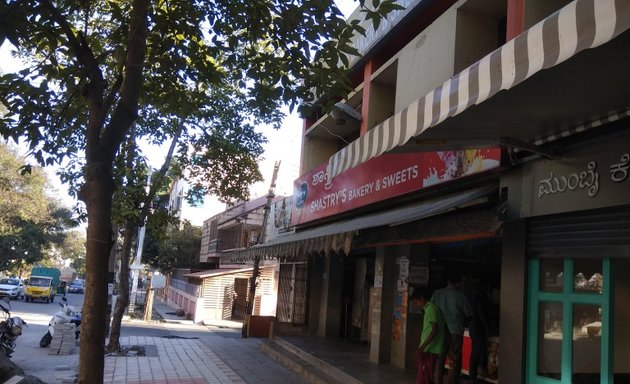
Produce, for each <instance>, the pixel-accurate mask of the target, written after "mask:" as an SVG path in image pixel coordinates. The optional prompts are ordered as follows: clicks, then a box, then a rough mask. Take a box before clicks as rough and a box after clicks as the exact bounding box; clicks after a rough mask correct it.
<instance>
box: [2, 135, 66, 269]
mask: <svg viewBox="0 0 630 384" xmlns="http://www.w3.org/2000/svg"><path fill="white" fill-rule="evenodd" d="M25 164H26V160H25V159H24V158H23V157H21V156H19V155H18V153H17V151H16V150H14V149H11V148H9V147H8V146H7V145H5V144H0V193H1V194H2V199H0V255H2V256H3V257H1V258H0V271H9V272H10V273H13V274H20V271H21V270H22V269H24V268H25V267H26V266H29V265H31V264H34V263H37V262H40V261H41V260H43V259H45V258H51V257H54V252H53V250H54V249H55V248H57V247H60V246H62V244H63V243H64V242H65V241H66V237H67V235H66V230H67V229H68V228H71V227H73V226H74V225H75V224H76V223H75V222H74V221H73V220H72V219H71V216H72V212H70V211H69V210H68V209H67V208H63V207H62V206H61V205H60V203H59V202H58V201H56V200H55V199H54V198H52V197H50V196H49V195H48V190H47V189H48V187H49V186H48V181H47V179H46V175H45V173H44V171H43V170H42V168H41V167H32V168H30V169H29V171H26V169H25V168H24V165H25Z"/></svg>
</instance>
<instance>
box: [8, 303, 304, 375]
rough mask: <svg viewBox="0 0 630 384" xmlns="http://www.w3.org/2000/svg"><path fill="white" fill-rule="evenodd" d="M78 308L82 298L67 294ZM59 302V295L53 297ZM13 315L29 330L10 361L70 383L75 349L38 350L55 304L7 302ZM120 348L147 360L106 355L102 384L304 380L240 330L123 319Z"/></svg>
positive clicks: (76, 351) (75, 365)
mask: <svg viewBox="0 0 630 384" xmlns="http://www.w3.org/2000/svg"><path fill="white" fill-rule="evenodd" d="M67 298H68V300H69V303H70V304H71V305H77V306H80V305H81V304H82V300H83V295H78V294H68V295H67ZM56 301H57V302H58V301H59V296H58V297H57V300H56ZM11 304H12V306H13V311H12V313H13V314H14V315H15V316H21V317H22V318H23V319H24V320H25V321H26V322H27V323H28V324H29V326H28V328H27V329H26V330H25V331H24V334H23V335H22V336H21V337H20V339H19V340H18V346H17V349H16V351H15V353H14V355H13V358H12V360H13V361H14V362H15V363H16V364H17V365H18V366H20V367H21V368H22V369H23V370H24V371H25V373H27V374H30V375H34V376H37V377H39V378H40V379H42V380H43V381H45V382H46V383H49V384H63V383H73V382H74V379H75V378H76V372H77V366H78V361H79V352H80V351H79V346H78V345H77V346H76V347H75V349H74V350H73V351H72V353H71V354H70V355H66V356H61V355H49V354H48V349H47V348H44V349H42V348H40V347H39V340H40V339H41V337H42V336H43V335H44V334H45V333H46V330H47V329H46V328H47V325H48V321H49V320H50V317H51V316H52V315H53V314H54V312H56V310H57V309H58V308H59V305H58V304H56V303H55V304H44V303H24V302H23V301H12V302H11ZM120 341H121V344H122V345H124V346H138V347H141V348H143V349H144V350H145V353H146V356H131V357H130V356H106V357H105V381H104V382H105V383H108V384H123V383H127V384H148V383H154V384H160V383H164V384H165V383H188V384H192V383H194V384H200V383H221V384H223V383H279V382H282V383H283V384H291V383H303V382H304V379H303V378H301V377H298V376H297V375H295V374H294V373H293V372H291V371H288V370H286V369H285V368H284V367H282V366H280V365H279V364H277V363H276V362H274V361H272V360H270V359H269V358H267V357H266V356H265V355H264V354H263V353H262V352H261V351H260V344H261V343H262V340H261V339H253V338H248V339H242V338H241V337H240V329H234V328H229V327H217V326H200V325H194V324H175V323H158V322H143V321H135V320H130V321H125V322H124V323H123V327H122V330H121V340H120Z"/></svg>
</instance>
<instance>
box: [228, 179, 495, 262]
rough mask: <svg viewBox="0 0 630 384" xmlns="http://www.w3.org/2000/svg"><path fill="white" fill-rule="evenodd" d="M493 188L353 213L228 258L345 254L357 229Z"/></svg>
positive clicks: (479, 197) (474, 199)
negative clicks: (340, 252) (358, 214)
mask: <svg viewBox="0 0 630 384" xmlns="http://www.w3.org/2000/svg"><path fill="white" fill-rule="evenodd" d="M496 189H497V187H496V185H494V184H493V185H489V186H483V187H477V188H472V189H469V190H465V191H460V192H457V193H451V194H445V195H441V196H438V197H434V198H430V199H425V200H422V201H421V202H417V203H414V204H409V205H405V206H402V207H398V208H394V209H389V210H386V211H382V212H378V213H373V214H370V215H363V216H357V217H353V218H350V219H347V220H343V221H339V222H336V223H331V224H327V225H322V226H318V227H316V228H313V229H307V230H304V231H301V232H294V233H291V234H286V235H283V236H279V237H277V238H275V239H274V240H271V241H269V242H267V243H264V244H260V245H255V246H253V247H250V248H246V249H244V250H235V251H234V252H231V260H232V261H233V262H237V261H239V262H242V261H247V260H252V259H254V258H259V259H272V258H277V259H280V260H281V261H298V260H306V256H307V254H309V253H322V252H324V253H328V252H330V251H333V252H339V251H344V252H345V254H348V253H350V247H351V243H352V239H353V238H354V236H355V234H356V233H357V231H359V230H362V229H367V228H376V227H381V226H396V225H401V224H405V223H409V222H412V221H416V220H420V219H424V218H427V217H430V216H435V215H439V214H443V213H446V212H450V211H453V210H457V209H460V208H463V207H469V206H472V205H475V204H477V203H486V202H487V196H488V195H490V194H492V193H494V192H496Z"/></svg>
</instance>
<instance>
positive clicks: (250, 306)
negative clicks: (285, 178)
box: [241, 160, 280, 337]
mask: <svg viewBox="0 0 630 384" xmlns="http://www.w3.org/2000/svg"><path fill="white" fill-rule="evenodd" d="M279 169H280V160H278V161H276V164H275V165H274V167H273V175H272V176H271V186H270V187H269V193H268V194H267V201H266V202H265V209H264V213H263V220H262V228H261V229H260V232H259V233H258V238H257V239H256V244H262V243H263V242H264V241H265V231H266V230H267V222H268V221H269V212H270V211H271V203H272V202H273V198H274V197H276V192H275V191H276V178H277V177H278V170H279ZM259 275H260V256H255V258H254V270H253V272H252V277H250V279H249V294H248V295H247V307H246V309H245V321H243V329H242V332H241V336H242V337H247V329H248V327H249V318H250V316H251V315H252V314H253V312H254V298H255V296H256V279H257V278H258V276H259Z"/></svg>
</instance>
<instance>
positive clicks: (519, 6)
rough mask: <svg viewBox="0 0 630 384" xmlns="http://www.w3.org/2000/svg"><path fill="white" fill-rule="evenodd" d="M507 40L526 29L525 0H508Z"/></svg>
mask: <svg viewBox="0 0 630 384" xmlns="http://www.w3.org/2000/svg"><path fill="white" fill-rule="evenodd" d="M506 24H507V25H506V29H507V30H506V31H505V34H506V40H507V41H510V40H512V39H513V38H515V37H516V36H518V35H520V34H521V33H523V31H524V30H525V0H508V2H507V22H506Z"/></svg>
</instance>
